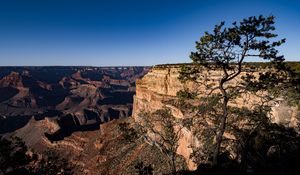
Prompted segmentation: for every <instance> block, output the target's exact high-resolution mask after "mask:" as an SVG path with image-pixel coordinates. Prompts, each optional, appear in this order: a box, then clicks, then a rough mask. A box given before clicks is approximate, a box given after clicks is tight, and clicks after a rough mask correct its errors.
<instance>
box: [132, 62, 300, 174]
mask: <svg viewBox="0 0 300 175" xmlns="http://www.w3.org/2000/svg"><path fill="white" fill-rule="evenodd" d="M179 70H180V67H179V66H157V67H154V68H152V69H151V70H150V71H149V72H148V73H147V74H146V75H145V76H144V77H143V78H142V79H139V80H137V82H136V95H135V96H134V103H133V114H132V115H133V117H134V118H135V120H136V121H138V120H139V114H140V113H141V112H142V111H146V112H154V111H156V110H158V109H160V108H162V107H163V106H167V107H168V108H170V109H171V110H172V113H173V115H174V116H175V117H177V118H185V117H187V116H185V115H184V114H183V112H182V111H181V110H180V109H178V108H177V107H176V106H173V105H171V104H170V103H166V102H168V101H169V100H174V99H177V96H176V93H177V92H178V91H179V90H183V89H186V88H188V89H190V90H197V91H199V88H200V91H201V92H202V91H203V94H205V90H204V89H202V90H201V87H199V86H197V85H196V84H195V83H191V82H189V83H185V84H183V83H181V82H180V81H179V79H178V76H179ZM204 73H205V72H204ZM248 73H249V72H248ZM252 73H253V74H254V75H255V74H257V72H255V70H253V72H252ZM211 75H212V76H213V77H215V78H217V77H219V76H220V75H221V74H220V72H217V71H215V72H212V74H211ZM242 75H243V74H242ZM242 75H241V76H242ZM241 76H239V77H237V80H236V81H238V79H239V78H240V77H241ZM245 99H247V100H245ZM255 103H257V99H256V98H255V97H253V96H251V95H250V96H247V97H246V96H245V97H242V98H238V99H237V100H236V101H235V102H233V104H231V105H237V106H246V107H247V106H251V104H255ZM270 117H271V118H272V120H273V121H274V122H276V123H278V124H284V125H285V126H289V127H295V126H297V124H298V123H299V119H300V113H299V111H298V110H297V109H296V108H295V107H290V106H287V105H286V104H285V103H284V102H280V100H279V101H278V102H277V103H276V104H275V103H274V104H273V109H272V112H271V114H270ZM181 132H182V138H181V139H180V140H179V148H178V150H177V153H178V154H180V155H182V156H183V157H185V159H186V161H187V165H188V167H189V169H195V168H196V165H195V164H194V163H193V162H192V161H191V160H190V154H191V153H192V149H191V148H190V147H191V146H192V144H195V143H196V142H197V140H196V139H195V137H194V136H193V134H192V131H191V130H189V129H187V128H184V129H183V130H182V131H181ZM225 136H226V133H225ZM227 136H228V137H230V135H228V134H227Z"/></svg>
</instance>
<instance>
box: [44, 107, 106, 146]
mask: <svg viewBox="0 0 300 175" xmlns="http://www.w3.org/2000/svg"><path fill="white" fill-rule="evenodd" d="M84 113H85V114H84V118H83V119H81V120H85V122H84V123H81V122H80V121H79V118H78V117H77V116H75V115H72V114H67V115H65V116H61V117H59V119H57V124H58V125H59V127H60V129H59V130H57V131H56V132H54V133H51V134H50V133H45V136H46V137H47V139H48V140H50V141H51V142H53V141H60V140H63V139H64V138H65V137H68V136H70V135H71V134H72V133H74V132H77V131H94V130H99V129H100V124H101V121H100V118H99V115H98V114H97V113H96V112H93V111H90V110H84Z"/></svg>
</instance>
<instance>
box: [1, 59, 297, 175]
mask: <svg viewBox="0 0 300 175" xmlns="http://www.w3.org/2000/svg"><path fill="white" fill-rule="evenodd" d="M179 72H180V65H158V66H154V67H152V68H150V67H100V68H99V67H0V134H1V135H6V136H18V137H20V138H22V139H23V140H24V141H25V143H26V144H27V145H28V146H29V147H30V148H31V149H33V150H35V151H38V152H42V151H44V150H46V149H49V148H50V149H54V150H56V151H57V152H59V153H60V154H61V155H62V156H64V157H67V158H68V159H69V160H70V161H71V162H72V163H74V164H76V165H77V167H78V168H77V170H76V171H77V174H130V173H132V171H134V170H133V169H134V168H133V167H134V165H135V164H136V163H137V162H138V161H143V162H144V163H146V164H151V165H153V166H155V167H156V171H157V172H160V173H163V172H165V173H166V172H168V164H167V163H166V162H167V158H166V157H165V155H163V154H162V153H161V152H160V150H159V149H157V148H156V147H153V146H151V145H150V144H148V143H145V142H142V141H141V142H140V141H138V142H137V143H128V142H126V140H124V138H123V137H122V133H121V132H120V131H119V129H118V126H119V124H120V123H124V122H127V123H135V122H138V121H139V115H140V113H141V112H145V111H146V112H154V111H156V110H158V109H161V108H162V107H167V108H169V109H171V112H172V114H173V116H174V117H176V118H180V119H185V118H188V117H189V116H188V115H186V114H185V113H184V112H183V111H181V109H180V108H178V107H177V106H176V105H173V104H172V103H169V102H170V101H172V100H173V101H174V100H175V101H176V100H178V97H177V92H178V91H180V90H183V89H190V90H195V91H199V86H198V85H196V84H195V83H193V82H186V83H182V82H181V81H179V79H178V76H179V74H180V73H179ZM253 73H255V70H253ZM214 76H216V77H217V76H219V73H218V72H214ZM239 78H240V77H239ZM204 92H205V91H204V90H203V93H204ZM250 99H251V100H250V102H251V103H255V99H253V98H250ZM237 104H239V105H245V106H247V105H249V101H247V102H245V101H241V100H240V101H237ZM272 105H273V107H272V116H271V117H272V120H273V121H274V122H275V123H278V124H282V125H284V126H286V127H296V126H297V125H298V124H299V119H300V113H299V111H298V110H297V108H296V107H293V106H289V105H287V104H286V103H285V102H284V100H279V102H278V103H274V104H272ZM130 116H132V117H130ZM197 142H199V141H198V140H197V138H196V137H195V136H194V135H193V132H192V130H191V129H189V128H187V127H183V128H182V130H181V138H180V140H179V147H178V149H177V153H178V154H179V155H181V156H182V157H183V159H184V162H185V165H186V167H185V168H183V169H189V170H195V169H196V168H197V164H195V163H194V162H193V161H192V160H191V159H190V155H191V154H192V152H193V150H192V148H191V146H193V144H198V145H199V144H201V143H197ZM158 157H159V158H160V159H159V160H157V158H158Z"/></svg>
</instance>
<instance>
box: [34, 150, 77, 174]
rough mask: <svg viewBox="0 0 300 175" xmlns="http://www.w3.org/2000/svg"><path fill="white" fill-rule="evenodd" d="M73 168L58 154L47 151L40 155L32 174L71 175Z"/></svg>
mask: <svg viewBox="0 0 300 175" xmlns="http://www.w3.org/2000/svg"><path fill="white" fill-rule="evenodd" d="M73 169H74V167H73V166H72V165H71V164H70V163H69V162H68V161H67V160H66V159H65V158H62V157H61V156H60V155H59V154H58V153H56V152H54V151H51V150H47V151H45V152H44V153H43V154H42V159H41V160H40V161H39V163H38V166H37V167H35V169H34V173H35V174H39V175H54V174H61V175H71V174H74V172H73Z"/></svg>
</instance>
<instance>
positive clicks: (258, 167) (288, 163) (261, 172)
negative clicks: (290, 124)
mask: <svg viewBox="0 0 300 175" xmlns="http://www.w3.org/2000/svg"><path fill="white" fill-rule="evenodd" d="M242 151H245V152H244V153H246V154H243V155H244V156H245V157H243V158H241V155H242ZM242 151H241V152H239V153H238V154H240V155H238V157H239V158H238V159H231V158H230V156H229V154H228V153H224V154H223V155H221V156H220V157H219V165H218V166H215V167H213V166H211V165H209V164H201V165H200V166H199V167H198V169H197V170H196V171H182V172H179V174H186V175H223V174H231V175H239V174H249V175H295V174H300V166H299V162H300V137H299V135H298V134H297V133H296V132H295V131H294V130H293V129H289V128H284V127H283V126H278V125H275V124H274V125H273V126H272V127H271V128H269V130H268V131H258V132H257V133H255V134H254V135H253V137H252V138H251V141H250V142H249V144H248V147H247V150H242Z"/></svg>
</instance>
